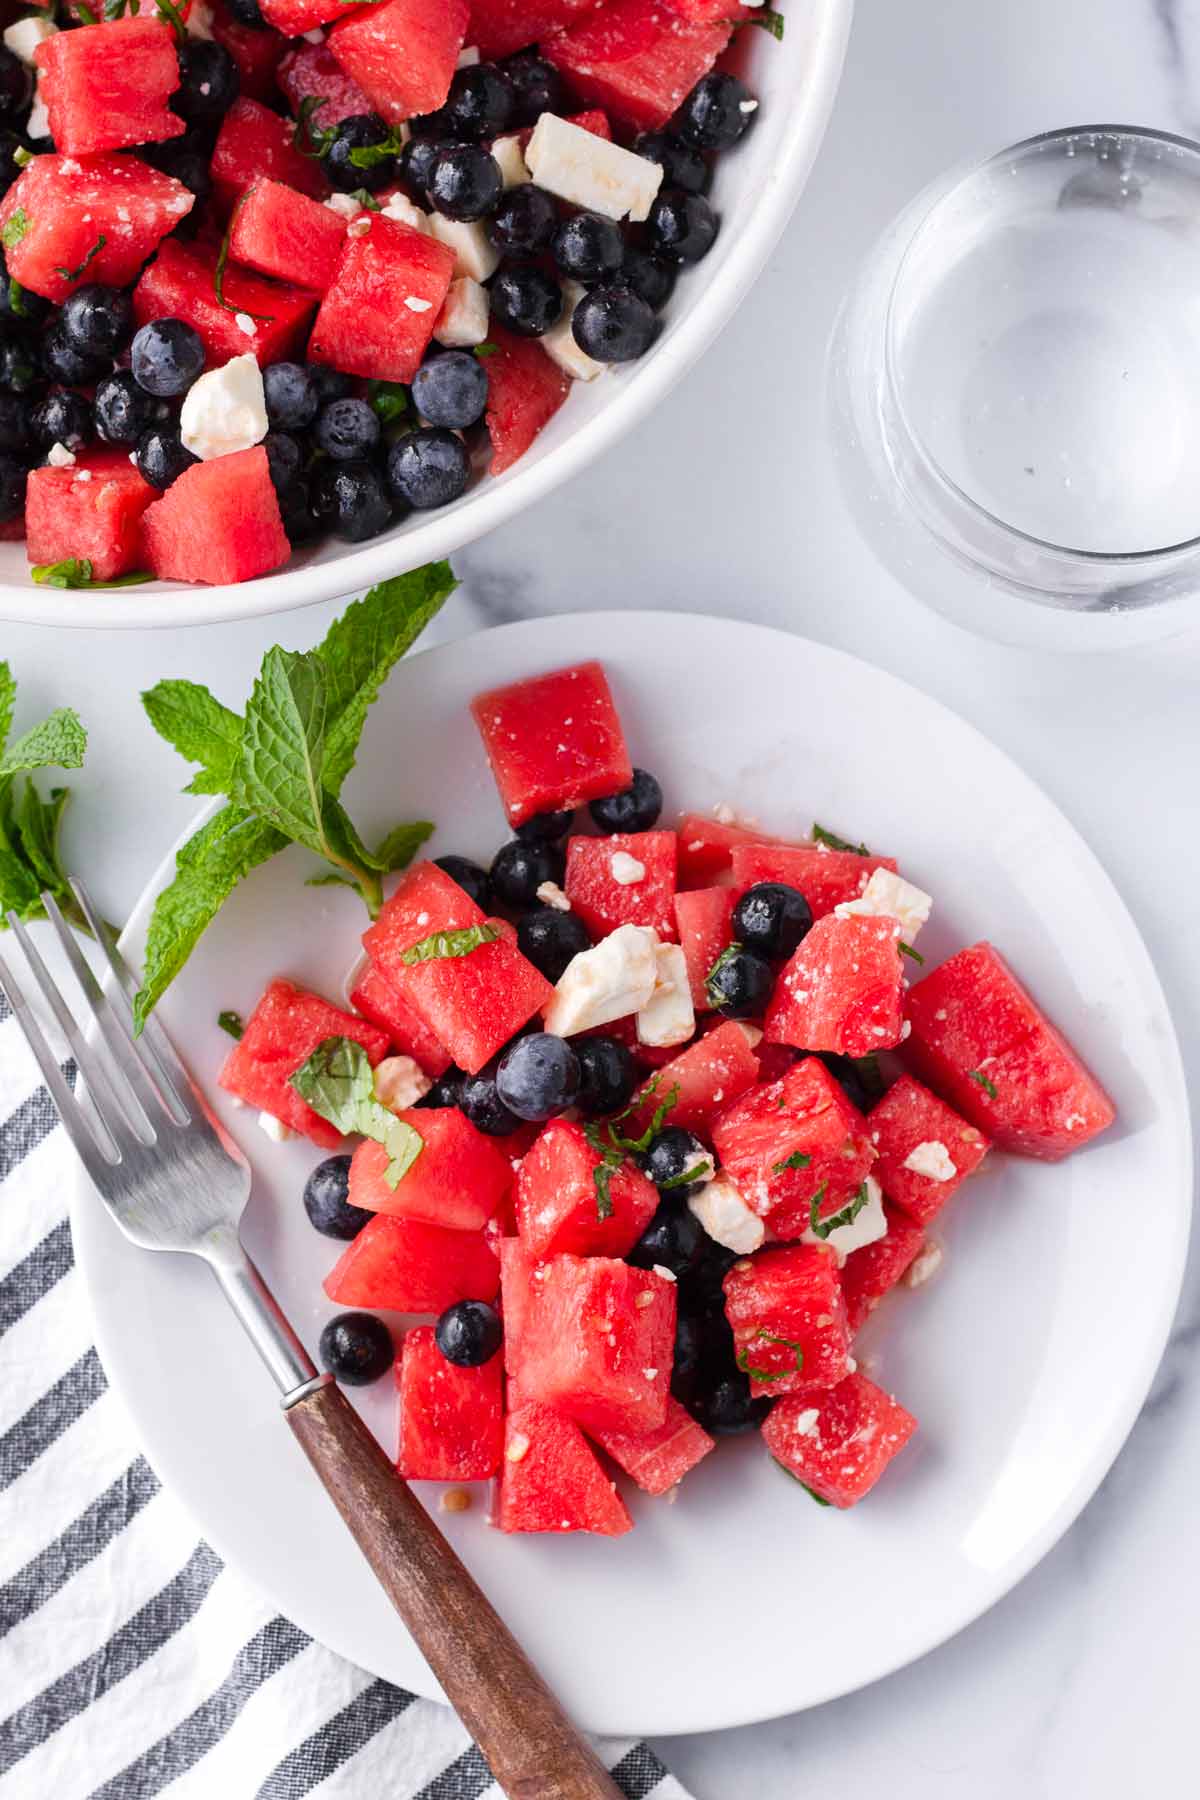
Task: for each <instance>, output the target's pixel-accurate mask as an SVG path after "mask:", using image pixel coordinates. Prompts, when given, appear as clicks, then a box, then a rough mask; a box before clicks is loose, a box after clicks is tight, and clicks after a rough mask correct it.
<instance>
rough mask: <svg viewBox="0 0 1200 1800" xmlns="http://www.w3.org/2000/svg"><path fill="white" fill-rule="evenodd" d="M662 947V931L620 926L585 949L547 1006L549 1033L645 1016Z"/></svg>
mask: <svg viewBox="0 0 1200 1800" xmlns="http://www.w3.org/2000/svg"><path fill="white" fill-rule="evenodd" d="M657 949H658V933H657V932H656V931H654V930H653V929H652V928H651V927H650V926H649V925H618V927H617V929H616V930H615V931H610V932H609V934H608V936H607V937H606V938H601V940H600V942H599V943H598V944H593V945H592V947H591V949H590V950H581V951H580V952H579V954H578V956H573V957H572V958H571V960H570V962H569V963H568V964H567V966H566V969H565V970H564V971H563V974H562V976H561V977H560V978H559V982H558V985H557V987H556V988H555V990H554V998H553V999H552V1000H551V1001H550V1003H549V1005H548V1006H547V1008H546V1012H545V1022H546V1030H547V1031H550V1032H553V1033H555V1035H556V1036H558V1037H570V1036H571V1035H572V1034H573V1033H574V1032H576V1031H590V1030H591V1029H592V1027H593V1026H596V1025H611V1023H612V1021H613V1020H614V1019H624V1018H627V1017H628V1016H629V1014H630V1013H636V1012H640V1011H641V1010H642V1008H643V1006H645V1004H646V1002H647V1001H648V1000H649V999H650V997H651V995H652V994H653V992H654V986H655V981H656V978H657V973H658V965H657V961H656V958H655V951H656V950H657Z"/></svg>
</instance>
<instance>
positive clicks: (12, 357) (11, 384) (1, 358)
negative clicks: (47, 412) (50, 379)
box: [0, 336, 46, 395]
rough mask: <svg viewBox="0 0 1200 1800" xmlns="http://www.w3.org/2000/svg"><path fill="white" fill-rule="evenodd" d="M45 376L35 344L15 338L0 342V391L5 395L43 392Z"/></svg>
mask: <svg viewBox="0 0 1200 1800" xmlns="http://www.w3.org/2000/svg"><path fill="white" fill-rule="evenodd" d="M45 388H46V376H45V373H44V371H43V369H42V358H41V354H40V351H39V348H38V345H37V343H36V342H35V341H34V340H33V339H32V338H27V337H24V336H15V337H11V338H5V339H3V340H0V389H3V390H4V392H5V393H6V394H33V395H38V394H42V393H44V392H45Z"/></svg>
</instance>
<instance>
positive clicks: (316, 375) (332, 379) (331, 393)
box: [305, 363, 352, 410]
mask: <svg viewBox="0 0 1200 1800" xmlns="http://www.w3.org/2000/svg"><path fill="white" fill-rule="evenodd" d="M305 373H306V374H307V376H308V379H309V381H310V382H311V383H312V387H313V392H314V393H315V394H316V396H317V409H318V410H320V408H321V407H322V406H327V405H328V404H329V402H330V401H331V400H344V399H345V398H346V395H347V394H348V393H349V392H350V390H351V386H352V383H351V380H350V377H349V376H348V375H343V374H342V371H341V370H340V369H334V368H331V367H330V365H329V364H328V363H306V364H305Z"/></svg>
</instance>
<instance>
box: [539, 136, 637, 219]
mask: <svg viewBox="0 0 1200 1800" xmlns="http://www.w3.org/2000/svg"><path fill="white" fill-rule="evenodd" d="M525 161H526V164H527V165H528V168H529V172H530V174H531V175H532V176H533V179H534V180H535V181H536V182H537V183H538V185H539V187H544V188H545V189H546V190H547V192H549V193H551V194H555V195H557V197H558V198H559V199H560V200H569V201H570V202H571V204H572V205H573V206H586V207H588V208H589V209H590V210H591V211H592V212H598V213H603V214H604V216H605V218H606V219H624V218H630V219H635V220H637V219H645V218H647V217H648V216H649V212H650V208H651V206H652V205H653V203H654V197H655V195H656V194H657V193H658V190H659V188H660V187H661V186H662V178H663V172H662V169H661V168H660V166H659V164H658V163H654V162H650V161H649V160H648V158H646V157H644V156H635V155H634V153H633V151H632V150H623V149H622V148H621V146H620V144H610V143H609V142H608V141H607V139H605V138H599V137H597V136H596V135H595V133H594V132H591V131H585V130H584V129H583V128H582V126H580V125H572V124H571V123H570V121H569V120H568V119H560V118H559V117H558V115H557V114H556V113H551V112H544V113H543V114H542V116H541V118H540V119H539V120H538V122H537V124H536V126H535V127H534V132H533V136H532V137H531V138H530V140H529V144H528V146H527V148H526V151H525Z"/></svg>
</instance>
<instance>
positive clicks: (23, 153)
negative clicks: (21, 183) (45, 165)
mask: <svg viewBox="0 0 1200 1800" xmlns="http://www.w3.org/2000/svg"><path fill="white" fill-rule="evenodd" d="M12 158H13V161H14V162H15V163H16V165H17V167H18V169H27V168H28V167H29V165H30V163H31V162H32V161H33V151H32V150H27V149H26V148H25V146H24V144H18V145H17V147H16V149H15V150H14V151H13V153H12ZM12 285H13V286H14V287H15V286H16V283H15V282H14V283H13V284H12Z"/></svg>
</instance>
